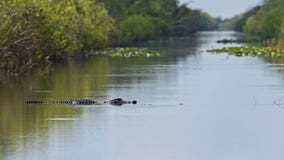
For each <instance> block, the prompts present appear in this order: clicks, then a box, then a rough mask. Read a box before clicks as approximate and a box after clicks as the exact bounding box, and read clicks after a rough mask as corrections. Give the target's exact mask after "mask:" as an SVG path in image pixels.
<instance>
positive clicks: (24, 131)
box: [0, 32, 284, 160]
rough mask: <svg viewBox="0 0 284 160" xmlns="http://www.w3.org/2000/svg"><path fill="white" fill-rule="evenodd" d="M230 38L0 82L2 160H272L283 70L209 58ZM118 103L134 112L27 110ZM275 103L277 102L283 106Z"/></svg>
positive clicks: (278, 153)
mask: <svg viewBox="0 0 284 160" xmlns="http://www.w3.org/2000/svg"><path fill="white" fill-rule="evenodd" d="M234 36H236V34H235V33H234V32H201V33H198V34H196V35H194V36H192V37H190V38H188V37H187V38H171V39H166V40H160V41H150V42H148V43H145V44H142V45H143V46H147V47H149V48H152V49H154V50H158V51H161V53H162V57H159V58H130V59H125V58H107V57H96V58H91V59H90V60H88V61H87V62H85V63H82V62H71V63H69V64H65V65H63V66H58V67H57V68H56V69H55V71H54V72H53V73H52V74H50V75H47V76H45V77H42V76H38V75H37V74H35V75H31V76H27V77H25V78H18V79H16V78H3V80H2V81H1V82H0V97H1V101H0V159H1V160H2V159H3V160H37V159H43V160H62V159H71V160H72V159H74V160H77V159H92V160H93V159H96V160H128V159H129V160H133V159H135V160H139V159H141V160H144V159H147V160H157V159H163V160H166V159H178V160H188V159H194V160H208V159H211V160H228V159H232V160H239V159H241V160H267V159H273V160H282V159H283V158H284V153H283V151H282V148H283V146H284V139H283V135H284V128H283V122H284V105H283V106H282V105H275V104H274V101H275V100H276V99H277V98H279V97H281V96H283V95H284V65H281V64H271V63H269V62H266V61H265V60H263V59H261V58H256V57H234V56H229V55H227V54H209V53H205V52H204V51H205V50H207V49H211V48H215V47H222V46H223V45H222V44H216V43H215V41H216V40H220V39H223V38H228V39H230V38H233V37H234ZM116 97H122V98H124V99H128V100H133V99H135V100H137V101H138V102H139V103H138V104H137V105H124V106H120V107H115V106H110V105H97V106H81V107H80V106H79V107H78V106H65V105H56V104H53V105H27V104H24V103H23V102H24V101H25V100H28V99H29V100H31V99H44V100H61V99H71V98H93V99H96V100H98V101H104V100H108V99H111V98H116ZM283 102H284V101H283Z"/></svg>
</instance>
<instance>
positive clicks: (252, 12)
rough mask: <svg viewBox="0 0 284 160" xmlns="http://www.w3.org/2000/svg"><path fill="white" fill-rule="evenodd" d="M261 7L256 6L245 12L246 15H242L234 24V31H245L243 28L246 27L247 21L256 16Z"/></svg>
mask: <svg viewBox="0 0 284 160" xmlns="http://www.w3.org/2000/svg"><path fill="white" fill-rule="evenodd" d="M260 8H261V7H260V6H256V7H253V8H251V9H250V10H248V11H247V12H245V13H244V14H242V15H241V17H240V19H238V20H237V21H236V22H235V24H234V28H233V29H234V30H236V31H240V32H242V31H243V26H244V25H245V23H246V21H247V20H248V18H249V17H251V16H253V15H255V14H256V13H257V11H258V10H259V9H260Z"/></svg>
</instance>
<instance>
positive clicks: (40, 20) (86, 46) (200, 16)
mask: <svg viewBox="0 0 284 160" xmlns="http://www.w3.org/2000/svg"><path fill="white" fill-rule="evenodd" d="M0 15H1V17H2V19H1V24H0V68H1V70H2V71H5V72H7V73H27V72H28V71H30V70H31V69H32V68H35V67H40V66H44V67H47V68H49V67H50V66H52V64H54V63H58V62H62V61H66V60H67V59H70V58H74V57H80V56H84V54H85V53H86V52H82V51H84V50H91V49H92V50H98V49H103V48H106V47H114V46H126V45H129V44H131V43H133V42H137V41H143V40H148V39H152V38H156V37H161V36H169V35H180V36H184V35H189V34H191V33H194V32H196V31H199V30H209V29H213V28H215V27H216V22H215V19H213V18H212V17H210V16H209V15H208V14H207V13H204V12H201V11H200V10H192V9H190V8H188V7H187V6H185V5H181V6H179V5H178V1H177V0H147V1H145V0H121V1H117V0H97V1H96V0H72V1H69V0H61V1H57V0H49V1H39V0H2V1H1V2H0Z"/></svg>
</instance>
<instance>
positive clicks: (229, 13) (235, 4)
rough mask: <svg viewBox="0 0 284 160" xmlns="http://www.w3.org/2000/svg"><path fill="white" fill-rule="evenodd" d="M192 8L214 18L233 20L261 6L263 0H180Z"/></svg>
mask: <svg viewBox="0 0 284 160" xmlns="http://www.w3.org/2000/svg"><path fill="white" fill-rule="evenodd" d="M180 2H182V3H183V2H190V3H189V6H190V7H192V8H197V9H202V10H203V11H206V12H207V13H209V14H210V15H211V16H213V17H222V18H231V17H233V16H234V15H236V14H239V13H242V12H245V11H247V10H248V9H250V8H252V7H254V6H256V5H257V4H260V2H261V0H180Z"/></svg>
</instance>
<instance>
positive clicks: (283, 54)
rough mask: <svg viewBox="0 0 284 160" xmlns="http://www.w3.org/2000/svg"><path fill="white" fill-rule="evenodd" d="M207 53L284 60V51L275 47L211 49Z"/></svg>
mask: <svg viewBox="0 0 284 160" xmlns="http://www.w3.org/2000/svg"><path fill="white" fill-rule="evenodd" d="M207 52H213V53H228V54H230V55H235V56H264V57H269V58H284V50H281V49H278V48H273V47H248V46H241V47H224V48H221V49H211V50H207Z"/></svg>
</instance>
